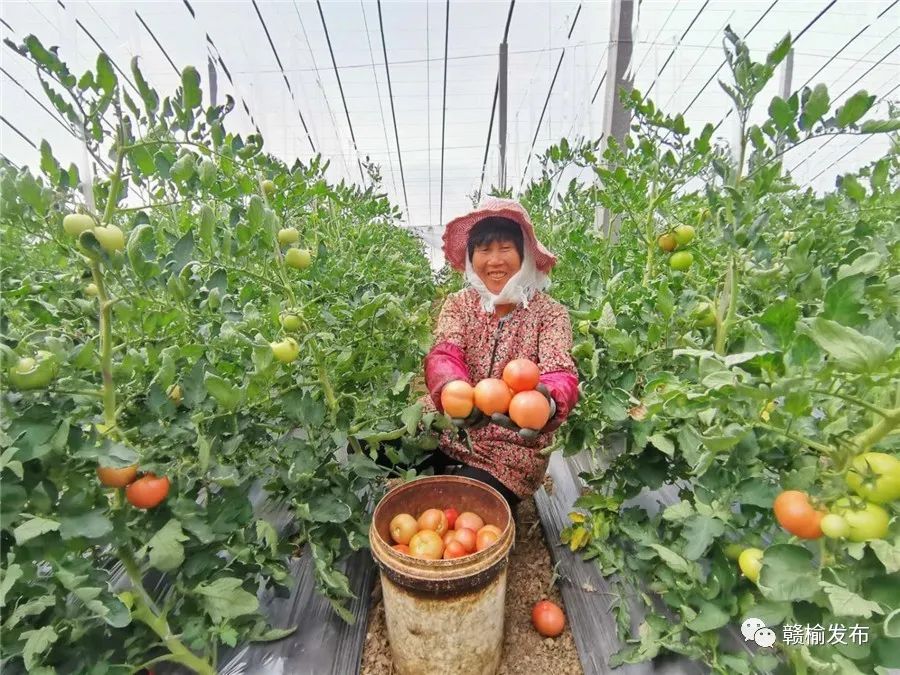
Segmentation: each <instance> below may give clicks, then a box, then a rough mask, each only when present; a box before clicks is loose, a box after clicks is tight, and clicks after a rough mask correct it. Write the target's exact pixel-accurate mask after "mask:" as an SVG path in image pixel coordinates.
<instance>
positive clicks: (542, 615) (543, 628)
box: [531, 600, 566, 638]
mask: <svg viewBox="0 0 900 675" xmlns="http://www.w3.org/2000/svg"><path fill="white" fill-rule="evenodd" d="M531 623H533V624H534V628H535V630H537V632H538V633H540V634H541V635H543V636H544V637H551V638H553V637H558V636H559V635H560V634H561V633H562V632H563V629H564V628H565V627H566V617H565V615H564V614H563V611H562V610H561V609H560V608H559V606H558V605H556V604H554V603H552V602H550V601H549V600H541V601H540V602H538V603H535V605H534V607H533V608H532V610H531Z"/></svg>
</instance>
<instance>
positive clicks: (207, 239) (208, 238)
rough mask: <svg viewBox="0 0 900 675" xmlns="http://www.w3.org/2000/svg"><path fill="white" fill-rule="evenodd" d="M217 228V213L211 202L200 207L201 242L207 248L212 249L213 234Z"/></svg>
mask: <svg viewBox="0 0 900 675" xmlns="http://www.w3.org/2000/svg"><path fill="white" fill-rule="evenodd" d="M215 229H216V213H215V211H213V209H212V207H211V206H210V205H209V204H204V205H203V206H201V207H200V242H201V243H202V244H203V246H205V247H206V248H207V249H210V250H211V249H212V245H213V235H214V233H215Z"/></svg>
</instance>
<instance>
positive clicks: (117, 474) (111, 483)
mask: <svg viewBox="0 0 900 675" xmlns="http://www.w3.org/2000/svg"><path fill="white" fill-rule="evenodd" d="M137 472H138V465H137V464H132V465H131V466H123V467H122V468H121V469H116V468H113V467H111V466H98V467H97V477H98V478H99V479H100V482H101V483H102V484H103V485H105V486H106V487H114V488H121V487H125V486H126V485H129V484H131V483H133V482H134V479H135V478H137Z"/></svg>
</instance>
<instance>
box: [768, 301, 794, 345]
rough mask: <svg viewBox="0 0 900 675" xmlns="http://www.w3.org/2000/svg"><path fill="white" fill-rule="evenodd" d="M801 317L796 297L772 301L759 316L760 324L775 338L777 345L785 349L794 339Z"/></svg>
mask: <svg viewBox="0 0 900 675" xmlns="http://www.w3.org/2000/svg"><path fill="white" fill-rule="evenodd" d="M799 318H800V310H799V309H798V308H797V301H796V300H795V299H794V298H786V299H784V300H776V301H775V302H772V303H770V304H769V305H768V306H767V307H766V309H765V311H764V312H763V313H762V315H761V316H760V317H759V324H760V325H761V326H762V327H763V328H765V329H766V332H768V333H769V335H771V336H772V337H773V338H774V339H775V344H776V346H777V347H778V348H779V349H782V350H785V349H787V347H788V346H789V345H790V344H791V342H792V341H793V338H794V331H795V326H796V324H797V319H799Z"/></svg>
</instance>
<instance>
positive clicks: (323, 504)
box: [309, 494, 353, 523]
mask: <svg viewBox="0 0 900 675" xmlns="http://www.w3.org/2000/svg"><path fill="white" fill-rule="evenodd" d="M352 515H353V511H352V510H351V509H350V507H349V506H347V505H346V504H344V503H343V502H342V501H339V500H338V499H337V498H336V497H335V496H334V495H331V494H327V495H316V496H314V497H313V498H312V499H310V500H309V518H310V520H312V521H314V522H317V523H344V522H346V521H348V520H350V516H352Z"/></svg>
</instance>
